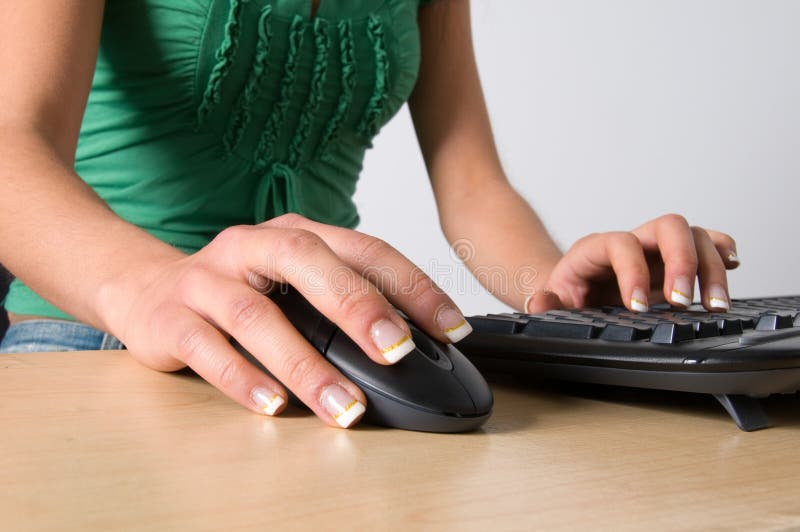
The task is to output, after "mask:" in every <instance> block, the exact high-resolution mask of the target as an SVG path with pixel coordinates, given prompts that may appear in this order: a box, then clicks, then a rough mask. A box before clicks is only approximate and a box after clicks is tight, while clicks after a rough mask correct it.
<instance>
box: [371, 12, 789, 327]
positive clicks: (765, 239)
mask: <svg viewBox="0 0 800 532" xmlns="http://www.w3.org/2000/svg"><path fill="white" fill-rule="evenodd" d="M472 12H473V26H474V28H473V33H474V38H475V44H476V49H477V56H478V64H479V68H480V71H481V77H482V80H483V85H484V90H485V93H486V99H487V103H488V106H489V111H490V113H491V116H492V122H493V126H494V131H495V135H496V138H497V143H498V147H499V151H500V155H501V157H502V160H503V163H504V166H505V169H506V172H507V174H508V176H509V178H510V180H511V181H512V183H513V185H514V186H515V187H516V188H517V190H519V191H520V192H521V193H522V194H523V195H524V196H525V197H526V198H527V199H528V201H530V202H531V204H532V205H533V206H534V208H535V209H536V210H537V212H538V213H539V214H540V216H541V217H542V218H543V219H544V221H545V223H546V224H547V226H548V227H549V229H550V231H551V232H552V234H553V235H554V236H555V238H556V240H557V241H558V242H559V244H560V245H561V246H562V249H565V248H567V247H569V245H570V244H571V243H572V242H574V241H575V240H576V239H577V238H579V237H580V236H582V235H584V234H586V233H590V232H595V231H607V230H618V229H631V228H633V227H635V226H636V225H639V224H640V223H642V222H644V221H645V220H648V219H650V218H653V217H655V216H657V215H659V214H664V213H668V212H678V213H681V214H683V215H685V216H686V217H687V218H688V219H689V221H690V222H691V223H693V224H697V225H702V226H707V227H713V228H717V229H720V230H724V231H726V232H728V233H730V234H732V235H733V236H734V237H735V238H736V239H737V242H738V249H739V256H740V258H741V259H742V266H741V267H740V269H739V270H738V271H736V272H733V273H732V274H731V275H730V285H731V293H732V296H733V297H737V296H738V297H745V296H757V295H772V294H781V293H790V292H791V293H796V292H800V284H799V283H798V282H797V281H796V280H795V279H796V277H795V273H794V272H796V271H797V269H798V262H800V253H799V252H798V246H797V244H796V243H795V238H794V233H795V232H796V231H797V229H798V227H800V216H798V212H797V206H796V205H797V201H796V198H797V197H798V193H799V192H800V184H798V180H797V176H798V174H799V172H798V170H800V62H799V61H798V50H800V34H799V33H798V32H797V28H798V22H800V2H798V1H794V0H784V1H776V0H747V1H742V0H740V1H736V0H715V1H710V0H691V1H689V0H680V1H676V0H671V1H665V0H660V1H655V0H627V1H625V0H614V1H612V0H603V1H598V0H551V1H536V0H503V1H502V2H501V1H490V0H473V4H472ZM356 201H357V203H358V206H359V210H360V214H361V217H362V223H361V226H360V227H359V229H360V230H362V231H365V232H368V233H371V234H374V235H378V236H380V237H382V238H384V239H386V240H388V241H389V242H391V243H392V244H394V245H395V246H396V247H398V248H399V249H400V250H401V251H402V252H404V253H405V254H406V255H407V256H409V257H410V258H411V259H412V260H413V261H414V262H415V263H417V264H419V265H420V266H421V267H422V268H423V269H424V270H425V271H426V272H428V273H429V274H430V275H431V276H433V277H434V278H435V279H436V280H437V281H438V282H439V283H440V284H441V285H443V287H445V288H446V289H447V290H448V292H449V293H450V294H451V295H452V296H453V297H454V298H455V299H456V301H457V303H459V304H460V305H461V307H462V310H464V311H465V312H466V313H468V314H477V313H485V312H490V311H497V310H501V309H505V308H506V307H505V306H504V305H503V304H502V303H500V302H499V301H497V300H496V299H494V298H493V297H492V296H491V295H489V294H487V293H485V292H484V291H483V290H482V289H480V287H479V286H478V285H477V282H475V281H473V280H472V279H471V277H470V276H469V274H468V273H466V270H465V268H464V267H463V266H461V265H460V264H459V263H458V262H457V261H455V260H453V258H452V256H451V252H450V251H449V248H448V245H447V242H446V241H445V239H444V237H443V236H442V233H441V230H440V228H439V224H438V218H437V215H436V209H435V205H434V201H433V197H432V193H431V190H430V185H429V184H428V180H427V175H426V172H425V168H424V166H423V163H422V159H421V156H420V154H419V148H418V146H417V144H416V138H415V136H414V132H413V128H412V126H411V121H410V118H409V116H408V112H407V110H406V109H404V110H403V111H402V112H401V113H400V114H399V115H398V116H397V117H396V118H395V119H394V120H393V121H392V122H391V123H390V124H389V125H388V126H387V127H386V128H385V129H384V130H383V132H382V133H381V135H380V136H379V138H378V139H377V140H376V142H375V148H374V149H373V150H372V151H371V152H369V154H368V156H367V160H366V163H365V172H364V175H363V177H362V179H361V182H360V185H359V188H358V192H357V195H356Z"/></svg>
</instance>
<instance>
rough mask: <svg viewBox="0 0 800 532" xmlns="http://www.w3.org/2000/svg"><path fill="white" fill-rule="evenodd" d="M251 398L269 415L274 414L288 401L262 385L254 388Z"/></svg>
mask: <svg viewBox="0 0 800 532" xmlns="http://www.w3.org/2000/svg"><path fill="white" fill-rule="evenodd" d="M250 399H252V400H253V402H254V403H255V404H256V406H258V408H259V409H260V410H261V411H262V412H264V413H265V414H267V415H268V416H274V415H275V412H277V411H278V409H279V408H280V407H281V406H282V405H283V403H285V402H286V401H284V400H283V397H281V396H280V395H278V394H277V393H275V392H273V391H272V390H268V389H266V388H264V387H261V386H257V387H255V388H253V390H252V391H251V392H250Z"/></svg>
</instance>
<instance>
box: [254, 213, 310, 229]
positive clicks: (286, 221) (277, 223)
mask: <svg viewBox="0 0 800 532" xmlns="http://www.w3.org/2000/svg"><path fill="white" fill-rule="evenodd" d="M307 221H308V218H306V217H305V216H302V215H300V214H297V213H294V212H288V213H286V214H282V215H280V216H276V217H275V218H272V219H271V220H268V221H266V222H264V223H265V225H271V226H273V227H299V226H300V225H302V224H303V223H305V222H307Z"/></svg>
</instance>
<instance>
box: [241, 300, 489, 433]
mask: <svg viewBox="0 0 800 532" xmlns="http://www.w3.org/2000/svg"><path fill="white" fill-rule="evenodd" d="M270 298H271V299H272V300H273V301H274V302H275V303H276V304H277V305H278V306H279V307H280V308H281V310H282V311H283V313H284V314H285V315H286V317H287V318H288V319H289V321H291V322H292V324H294V326H295V327H296V328H297V330H298V331H300V333H301V334H302V335H303V336H304V337H305V338H306V340H308V341H309V342H310V343H311V345H313V346H314V347H315V348H316V349H317V350H318V351H319V352H320V353H322V355H323V356H324V357H325V358H326V359H328V360H329V361H330V362H331V364H333V365H334V366H336V368H337V369H338V370H339V371H341V372H342V374H343V375H345V376H346V377H347V378H348V379H350V380H351V381H352V382H353V383H355V384H356V385H357V386H358V387H359V388H361V390H362V391H363V392H364V394H365V395H366V396H367V401H368V405H367V411H366V413H365V414H364V420H365V421H367V422H369V423H373V424H377V425H384V426H388V427H395V428H399V429H406V430H418V431H424V432H465V431H468V430H473V429H476V428H478V427H480V426H481V425H483V423H484V422H486V420H487V419H489V416H491V414H492V405H493V403H494V399H493V397H492V391H491V389H490V388H489V385H488V384H487V383H486V380H485V379H484V378H483V376H482V375H481V374H480V373H479V372H478V370H477V369H476V368H475V366H473V365H472V363H471V362H470V361H469V360H467V358H466V357H465V356H464V355H462V354H461V352H459V350H458V349H456V348H455V347H453V346H452V345H447V344H442V343H440V342H438V341H436V340H433V339H431V338H430V337H429V336H428V335H427V334H425V333H424V332H422V331H421V330H419V329H418V328H417V327H415V326H414V325H413V324H412V323H410V322H409V326H410V328H411V332H412V335H413V339H414V343H415V344H416V346H417V347H416V349H415V350H414V351H412V352H411V353H409V354H408V355H406V356H405V357H404V358H403V359H402V360H400V361H399V362H397V363H396V364H394V365H392V366H383V365H381V364H378V363H376V362H374V361H372V360H371V359H370V358H369V357H368V356H367V355H366V354H365V353H364V351H363V350H362V349H361V348H360V347H358V345H356V343H355V342H353V341H352V340H351V339H350V338H349V337H348V336H347V335H346V334H345V333H344V332H342V331H341V330H340V329H339V328H338V327H337V326H336V325H335V324H334V323H333V322H331V321H330V320H328V319H327V318H326V317H325V316H323V315H322V314H321V313H320V312H319V311H318V310H317V309H316V308H315V307H314V306H313V305H311V303H309V302H308V301H307V300H306V299H305V298H303V296H302V295H300V293H299V292H297V291H296V290H295V289H293V288H291V287H287V286H280V287H278V288H277V289H276V290H275V291H274V292H273V293H271V294H270ZM249 358H250V359H251V360H252V361H253V362H255V363H257V364H258V361H257V360H255V359H254V358H253V357H252V356H250V357H249ZM258 365H259V366H260V367H262V368H263V366H261V364H258Z"/></svg>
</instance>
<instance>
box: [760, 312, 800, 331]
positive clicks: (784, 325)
mask: <svg viewBox="0 0 800 532" xmlns="http://www.w3.org/2000/svg"><path fill="white" fill-rule="evenodd" d="M793 326H794V318H793V317H792V316H790V315H788V314H764V315H763V316H761V317H760V318H759V319H758V323H757V324H756V330H757V331H775V330H778V329H788V328H789V327H793Z"/></svg>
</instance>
